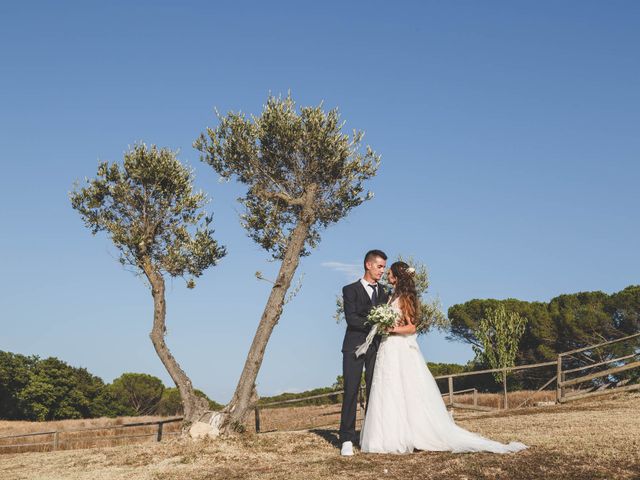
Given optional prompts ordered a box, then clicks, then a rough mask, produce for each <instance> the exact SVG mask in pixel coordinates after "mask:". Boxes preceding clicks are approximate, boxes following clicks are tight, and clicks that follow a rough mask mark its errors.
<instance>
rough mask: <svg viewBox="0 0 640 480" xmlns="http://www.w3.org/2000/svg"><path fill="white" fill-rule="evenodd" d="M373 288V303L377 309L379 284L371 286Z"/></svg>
mask: <svg viewBox="0 0 640 480" xmlns="http://www.w3.org/2000/svg"><path fill="white" fill-rule="evenodd" d="M369 286H370V287H371V288H373V293H372V294H371V303H372V304H373V306H374V307H375V306H376V305H377V304H378V284H377V283H376V284H371V283H370V284H369Z"/></svg>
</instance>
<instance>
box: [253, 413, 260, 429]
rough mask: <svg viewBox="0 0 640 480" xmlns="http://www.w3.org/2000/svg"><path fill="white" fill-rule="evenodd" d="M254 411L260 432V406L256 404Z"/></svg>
mask: <svg viewBox="0 0 640 480" xmlns="http://www.w3.org/2000/svg"><path fill="white" fill-rule="evenodd" d="M254 413H255V417H256V433H260V408H258V407H257V406H256V408H255V411H254Z"/></svg>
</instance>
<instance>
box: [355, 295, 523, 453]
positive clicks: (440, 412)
mask: <svg viewBox="0 0 640 480" xmlns="http://www.w3.org/2000/svg"><path fill="white" fill-rule="evenodd" d="M391 305H392V307H393V308H394V309H396V310H397V311H398V312H399V311H400V309H399V307H398V300H395V301H394V302H393V303H392V304H391ZM525 448H527V446H526V445H524V444H522V443H520V442H511V443H509V444H503V443H500V442H496V441H493V440H489V439H488V438H484V437H482V436H480V435H478V434H476V433H473V432H469V431H467V430H465V429H463V428H461V427H459V426H458V425H456V424H455V422H454V421H453V418H452V417H451V415H450V414H449V412H448V411H447V408H446V406H445V404H444V401H443V400H442V397H441V395H440V390H439V389H438V385H437V384H436V381H435V380H434V378H433V375H431V372H430V371H429V369H428V368H427V364H426V362H425V360H424V358H423V356H422V353H421V352H420V348H419V347H418V343H417V342H416V334H413V335H397V334H394V335H389V336H386V337H383V338H382V342H381V343H380V347H379V349H378V356H377V358H376V364H375V369H374V371H373V382H372V385H371V398H370V400H369V404H368V407H367V414H366V418H365V420H364V423H363V425H362V430H361V432H360V449H361V451H363V452H371V453H411V452H413V450H414V449H417V450H435V451H451V452H493V453H509V452H517V451H519V450H522V449H525Z"/></svg>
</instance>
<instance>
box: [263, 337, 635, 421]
mask: <svg viewBox="0 0 640 480" xmlns="http://www.w3.org/2000/svg"><path fill="white" fill-rule="evenodd" d="M637 337H640V333H637V334H634V335H629V336H626V337H622V338H618V339H616V340H611V341H608V342H602V343H599V344H596V345H590V346H588V347H584V348H579V349H576V350H571V351H568V352H562V353H560V354H558V358H557V360H552V361H548V362H541V363H532V364H528V365H518V366H515V367H508V368H492V369H486V370H476V371H472V372H462V373H452V374H449V375H439V376H437V377H434V378H435V379H436V380H446V381H447V391H446V392H445V393H443V394H442V396H443V397H444V399H445V402H446V403H447V405H448V406H450V407H453V408H458V409H468V410H477V411H482V412H490V411H495V410H497V409H496V408H493V407H488V406H484V405H478V391H477V389H476V388H468V389H464V390H455V388H454V380H455V379H459V378H463V377H470V376H473V375H483V374H489V373H491V374H493V373H501V377H502V396H503V402H502V403H503V409H509V408H521V407H522V406H524V405H526V404H527V402H528V401H529V400H531V399H532V398H533V396H534V395H535V394H536V393H538V392H541V391H542V390H544V389H545V388H547V387H549V386H551V385H552V384H553V383H556V387H557V388H556V403H565V402H568V401H572V400H578V399H581V398H586V397H590V396H596V395H606V394H611V393H616V392H623V391H631V390H640V384H633V385H626V384H625V385H618V386H615V387H614V388H602V386H601V387H591V388H589V389H588V391H587V392H585V391H583V390H573V391H568V389H567V387H570V386H574V385H578V384H580V383H585V382H589V381H591V380H594V379H596V378H602V377H608V376H611V375H614V374H616V373H620V372H623V371H626V370H630V369H634V368H639V367H640V361H634V362H631V363H627V364H625V365H617V366H615V367H613V368H610V369H607V370H605V371H601V372H596V373H592V374H589V375H585V376H582V377H578V378H572V379H569V380H567V379H566V375H567V374H569V373H575V372H578V371H583V370H587V369H592V368H595V367H598V366H602V365H606V364H611V363H620V362H623V361H625V360H630V359H632V358H635V357H638V356H639V354H640V352H635V353H632V354H627V355H624V356H622V357H618V358H613V359H610V360H603V361H601V362H595V363H590V364H589V365H586V366H581V367H577V368H573V369H563V368H562V366H563V361H564V359H565V358H567V357H570V356H572V355H575V354H576V353H580V352H585V351H588V350H594V349H598V348H602V347H604V346H608V345H612V344H616V343H620V342H625V341H630V340H633V339H635V338H637ZM551 366H556V370H557V373H556V375H553V376H551V377H549V378H547V379H546V382H545V383H544V384H543V385H542V386H541V387H539V388H538V389H537V390H535V391H534V392H532V393H531V394H530V395H529V397H528V398H526V399H525V400H524V401H521V402H520V403H519V404H518V405H517V406H516V407H510V406H509V399H508V388H507V387H508V385H507V382H508V378H509V375H508V374H509V373H512V372H517V371H523V370H530V369H536V368H545V367H551ZM543 378H544V377H543ZM558 379H560V381H558ZM593 390H595V391H593ZM342 393H344V391H343V390H337V391H334V392H329V393H323V394H320V395H313V396H311V397H302V398H294V399H290V400H282V401H279V402H271V403H267V404H262V405H258V406H256V407H255V424H256V432H260V429H261V419H260V409H262V408H264V407H272V406H277V405H286V404H293V403H299V402H303V401H306V400H311V399H317V398H322V397H329V396H335V395H340V394H342ZM464 393H471V394H472V403H461V402H456V401H455V395H459V394H464ZM359 405H360V411H361V416H363V414H364V389H361V390H360V395H359Z"/></svg>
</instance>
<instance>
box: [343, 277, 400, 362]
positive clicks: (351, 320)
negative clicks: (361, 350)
mask: <svg viewBox="0 0 640 480" xmlns="http://www.w3.org/2000/svg"><path fill="white" fill-rule="evenodd" d="M388 299H389V293H388V292H387V291H386V290H385V289H384V287H382V285H380V284H378V305H380V304H384V303H387V300H388ZM342 300H343V305H344V316H345V318H346V320H347V331H346V332H345V334H344V340H343V341H342V351H343V352H355V351H356V348H358V346H359V345H362V344H363V343H364V341H365V340H366V338H367V334H368V333H369V331H370V330H371V326H370V325H367V324H365V322H366V321H367V315H369V311H370V310H371V308H372V307H373V303H372V302H371V298H369V293H368V292H367V290H366V289H365V288H364V285H362V282H360V280H358V281H357V282H354V283H351V284H349V285H347V286H345V287H343V288H342ZM379 341H380V337H379V336H378V335H376V341H374V343H372V346H373V345H375V348H377V346H378V343H379Z"/></svg>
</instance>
